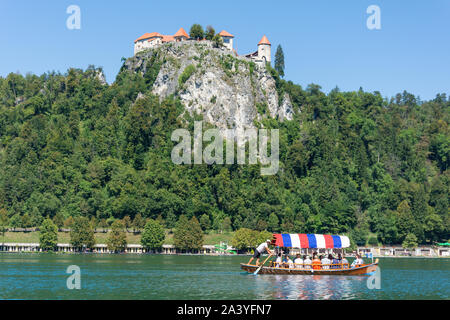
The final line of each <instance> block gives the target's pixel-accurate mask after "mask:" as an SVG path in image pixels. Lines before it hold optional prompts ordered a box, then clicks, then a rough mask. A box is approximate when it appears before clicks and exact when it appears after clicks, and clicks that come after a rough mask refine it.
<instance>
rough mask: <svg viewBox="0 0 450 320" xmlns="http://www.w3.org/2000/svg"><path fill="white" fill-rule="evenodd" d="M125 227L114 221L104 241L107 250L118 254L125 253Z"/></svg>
mask: <svg viewBox="0 0 450 320" xmlns="http://www.w3.org/2000/svg"><path fill="white" fill-rule="evenodd" d="M124 229H125V225H124V223H123V222H122V221H120V220H116V221H114V222H113V224H112V225H111V231H110V232H109V234H108V238H107V239H106V244H107V246H108V250H110V251H112V252H115V253H119V252H123V251H125V248H126V246H127V234H126V233H125V231H124Z"/></svg>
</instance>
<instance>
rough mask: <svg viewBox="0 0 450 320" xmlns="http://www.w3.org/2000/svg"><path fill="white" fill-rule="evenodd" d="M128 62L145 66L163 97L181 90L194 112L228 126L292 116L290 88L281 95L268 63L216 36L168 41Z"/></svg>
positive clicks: (146, 74)
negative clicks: (240, 53) (221, 44)
mask: <svg viewBox="0 0 450 320" xmlns="http://www.w3.org/2000/svg"><path fill="white" fill-rule="evenodd" d="M125 68H126V69H128V70H130V71H134V72H140V73H142V74H143V75H144V77H145V78H146V79H147V81H149V83H150V84H151V85H152V92H153V93H154V94H157V95H159V96H160V97H161V98H164V97H167V96H169V95H171V94H176V95H177V96H179V98H180V99H181V101H182V102H183V104H184V105H185V107H186V110H187V111H188V112H189V113H190V114H192V113H194V112H196V113H198V114H202V115H203V118H204V119H205V121H208V122H209V123H211V124H213V125H215V126H217V127H219V128H222V129H225V128H239V129H245V128H252V127H254V121H255V120H256V121H260V120H261V119H262V118H263V117H271V118H278V119H279V120H281V121H283V120H284V119H289V120H290V119H292V116H293V108H292V103H291V101H290V98H289V96H288V95H287V94H284V95H283V96H282V97H279V96H278V93H277V90H276V86H275V80H274V78H273V77H272V76H271V74H270V72H269V70H267V69H266V67H265V66H258V65H257V64H255V63H254V62H252V61H251V60H249V59H247V58H244V57H237V56H236V55H234V54H233V53H232V52H230V51H229V50H227V49H223V48H214V46H213V43H212V42H210V41H202V42H194V41H186V42H178V43H167V44H163V45H162V46H160V47H158V48H155V49H149V50H147V51H143V52H140V53H138V54H137V55H136V56H134V57H132V58H129V59H128V60H127V61H126V62H125Z"/></svg>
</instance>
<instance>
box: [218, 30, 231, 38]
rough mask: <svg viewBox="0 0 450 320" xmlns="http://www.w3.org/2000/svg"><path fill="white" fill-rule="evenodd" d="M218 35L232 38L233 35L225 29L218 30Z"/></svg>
mask: <svg viewBox="0 0 450 320" xmlns="http://www.w3.org/2000/svg"><path fill="white" fill-rule="evenodd" d="M219 36H222V37H231V38H234V36H233V35H232V34H231V33H229V32H226V31H225V30H222V31H220V32H219Z"/></svg>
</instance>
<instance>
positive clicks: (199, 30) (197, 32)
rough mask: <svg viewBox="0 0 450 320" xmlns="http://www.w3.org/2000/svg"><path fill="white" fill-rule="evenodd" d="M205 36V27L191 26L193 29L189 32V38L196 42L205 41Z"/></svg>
mask: <svg viewBox="0 0 450 320" xmlns="http://www.w3.org/2000/svg"><path fill="white" fill-rule="evenodd" d="M204 35H205V33H204V31H203V27H202V26H201V25H199V24H193V25H192V26H191V29H190V31H189V37H190V38H192V39H195V40H201V39H203V36H204Z"/></svg>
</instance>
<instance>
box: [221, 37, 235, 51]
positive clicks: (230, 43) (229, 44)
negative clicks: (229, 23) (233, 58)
mask: <svg viewBox="0 0 450 320" xmlns="http://www.w3.org/2000/svg"><path fill="white" fill-rule="evenodd" d="M222 38H223V45H224V47H225V48H227V49H228V50H231V51H232V50H233V38H231V37H222Z"/></svg>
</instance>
